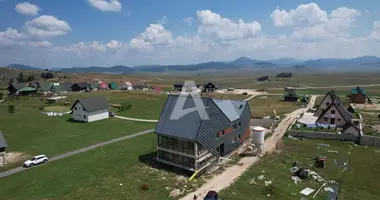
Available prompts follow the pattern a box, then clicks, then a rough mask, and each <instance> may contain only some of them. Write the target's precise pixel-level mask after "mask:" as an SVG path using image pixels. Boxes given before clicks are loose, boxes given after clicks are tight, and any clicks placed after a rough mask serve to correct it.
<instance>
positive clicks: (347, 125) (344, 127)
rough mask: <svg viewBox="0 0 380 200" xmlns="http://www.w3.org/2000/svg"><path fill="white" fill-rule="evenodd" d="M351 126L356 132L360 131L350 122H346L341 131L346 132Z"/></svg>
mask: <svg viewBox="0 0 380 200" xmlns="http://www.w3.org/2000/svg"><path fill="white" fill-rule="evenodd" d="M351 126H353V127H354V128H356V130H358V131H360V129H359V127H357V126H356V125H355V124H353V123H352V122H351V121H349V122H346V123H345V124H343V126H342V129H343V130H346V129H348V128H350V127H351Z"/></svg>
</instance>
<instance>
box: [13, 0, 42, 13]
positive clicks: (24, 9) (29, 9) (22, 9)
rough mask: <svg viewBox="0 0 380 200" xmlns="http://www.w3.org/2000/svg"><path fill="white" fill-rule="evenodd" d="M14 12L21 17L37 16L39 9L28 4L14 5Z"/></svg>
mask: <svg viewBox="0 0 380 200" xmlns="http://www.w3.org/2000/svg"><path fill="white" fill-rule="evenodd" d="M15 9H16V11H17V12H19V13H20V14H23V15H33V16H36V15H38V12H39V10H40V8H39V7H38V6H36V5H34V4H31V3H29V2H24V3H19V4H17V5H16V8H15Z"/></svg>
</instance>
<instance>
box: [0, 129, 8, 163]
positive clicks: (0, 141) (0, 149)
mask: <svg viewBox="0 0 380 200" xmlns="http://www.w3.org/2000/svg"><path fill="white" fill-rule="evenodd" d="M7 147H8V145H7V142H6V141H5V139H4V136H3V133H2V132H1V131H0V159H2V162H0V163H2V164H3V165H5V164H6V148H7Z"/></svg>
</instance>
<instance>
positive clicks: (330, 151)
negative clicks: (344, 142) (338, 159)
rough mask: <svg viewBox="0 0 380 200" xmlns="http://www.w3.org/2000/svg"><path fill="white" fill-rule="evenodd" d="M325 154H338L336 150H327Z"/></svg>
mask: <svg viewBox="0 0 380 200" xmlns="http://www.w3.org/2000/svg"><path fill="white" fill-rule="evenodd" d="M327 152H329V153H336V154H337V153H339V152H338V151H336V150H328V151H327Z"/></svg>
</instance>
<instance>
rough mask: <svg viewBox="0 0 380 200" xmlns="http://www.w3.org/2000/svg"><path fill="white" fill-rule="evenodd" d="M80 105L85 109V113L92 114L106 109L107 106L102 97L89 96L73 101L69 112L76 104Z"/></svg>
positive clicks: (105, 100)
mask: <svg viewBox="0 0 380 200" xmlns="http://www.w3.org/2000/svg"><path fill="white" fill-rule="evenodd" d="M78 102H79V103H80V104H82V106H83V107H84V108H85V109H86V111H87V112H93V111H98V110H104V109H108V107H109V104H108V101H107V99H106V98H105V97H102V96H91V97H87V98H82V99H78V100H76V101H75V103H74V104H73V106H72V107H71V110H72V109H73V108H74V106H75V104H77V103H78Z"/></svg>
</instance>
